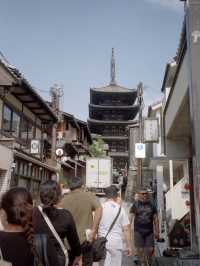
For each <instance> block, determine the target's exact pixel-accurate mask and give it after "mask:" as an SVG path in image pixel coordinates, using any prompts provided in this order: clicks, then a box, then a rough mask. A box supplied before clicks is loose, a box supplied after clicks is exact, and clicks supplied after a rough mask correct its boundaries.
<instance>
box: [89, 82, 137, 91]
mask: <svg viewBox="0 0 200 266" xmlns="http://www.w3.org/2000/svg"><path fill="white" fill-rule="evenodd" d="M90 91H92V92H100V93H101V92H102V93H136V90H135V89H128V88H125V87H122V86H119V85H117V84H114V85H112V84H109V85H107V86H105V87H100V88H91V89H90Z"/></svg>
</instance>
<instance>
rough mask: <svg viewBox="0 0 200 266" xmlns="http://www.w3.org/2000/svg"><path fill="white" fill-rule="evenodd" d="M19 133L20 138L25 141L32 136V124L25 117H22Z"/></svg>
mask: <svg viewBox="0 0 200 266" xmlns="http://www.w3.org/2000/svg"><path fill="white" fill-rule="evenodd" d="M20 134H21V135H20V137H21V139H22V140H24V141H25V142H27V141H28V140H30V139H33V138H34V126H33V124H32V123H31V122H28V120H26V118H23V119H22V123H21V132H20Z"/></svg>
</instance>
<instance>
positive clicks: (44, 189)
mask: <svg viewBox="0 0 200 266" xmlns="http://www.w3.org/2000/svg"><path fill="white" fill-rule="evenodd" d="M60 199H61V188H60V185H59V184H58V183H57V182H56V181H54V180H48V181H46V182H44V183H43V184H42V185H41V186H40V200H41V203H42V208H43V211H44V212H45V213H46V214H47V216H48V217H49V219H50V220H51V222H52V224H53V226H54V228H55V230H56V232H57V233H58V235H59V236H60V238H61V239H62V240H63V241H64V239H65V238H67V241H68V244H69V246H70V249H71V250H72V252H73V253H74V254H75V256H76V257H75V260H74V261H73V262H70V265H73V266H75V265H81V247H80V241H79V238H78V234H77V231H76V225H75V223H74V219H73V217H72V215H71V213H70V212H69V211H67V210H64V209H60V208H57V207H56V205H57V204H58V203H59V201H60ZM33 224H34V230H35V232H36V233H45V234H48V236H49V238H50V240H51V241H52V243H53V245H54V247H55V248H56V250H57V253H58V254H60V256H63V252H62V250H61V248H60V245H59V243H58V241H57V240H56V239H55V237H54V235H53V234H52V232H51V230H50V229H49V227H48V225H47V224H46V222H45V220H44V218H43V217H42V215H41V213H40V211H39V210H38V208H37V207H35V208H34V211H33ZM69 259H70V258H69ZM61 266H62V265H61Z"/></svg>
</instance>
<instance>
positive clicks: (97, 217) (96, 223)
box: [91, 206, 102, 240]
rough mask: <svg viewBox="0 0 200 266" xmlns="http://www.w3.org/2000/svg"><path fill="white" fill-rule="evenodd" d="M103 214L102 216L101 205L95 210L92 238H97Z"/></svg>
mask: <svg viewBox="0 0 200 266" xmlns="http://www.w3.org/2000/svg"><path fill="white" fill-rule="evenodd" d="M101 216H102V207H101V206H99V207H98V208H96V210H95V212H94V221H93V226H92V232H91V240H94V239H95V236H96V234H97V231H98V228H99V223H100V220H101Z"/></svg>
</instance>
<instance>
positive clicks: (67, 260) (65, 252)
mask: <svg viewBox="0 0 200 266" xmlns="http://www.w3.org/2000/svg"><path fill="white" fill-rule="evenodd" d="M38 210H39V211H40V213H41V215H42V217H43V218H44V220H45V222H46V223H47V225H48V227H49V229H50V230H51V232H52V234H53V236H54V237H55V239H56V240H57V241H58V243H59V244H60V247H61V250H62V251H63V253H64V257H65V261H64V263H63V264H64V265H65V266H67V265H68V263H69V258H68V252H67V249H66V248H65V246H64V244H63V242H62V240H61V238H60V237H59V235H58V233H57V232H56V230H55V228H54V226H53V224H52V222H51V221H50V219H49V217H48V216H47V215H46V213H44V212H43V210H42V207H41V206H38ZM0 266H1V265H0Z"/></svg>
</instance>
